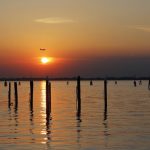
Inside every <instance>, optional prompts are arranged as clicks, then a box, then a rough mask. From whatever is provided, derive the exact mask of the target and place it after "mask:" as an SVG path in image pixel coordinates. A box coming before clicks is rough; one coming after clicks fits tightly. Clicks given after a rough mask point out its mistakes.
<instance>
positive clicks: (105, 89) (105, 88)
mask: <svg viewBox="0 0 150 150" xmlns="http://www.w3.org/2000/svg"><path fill="white" fill-rule="evenodd" d="M104 111H105V113H107V80H106V79H105V80H104Z"/></svg>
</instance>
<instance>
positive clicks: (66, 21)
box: [35, 17, 76, 24]
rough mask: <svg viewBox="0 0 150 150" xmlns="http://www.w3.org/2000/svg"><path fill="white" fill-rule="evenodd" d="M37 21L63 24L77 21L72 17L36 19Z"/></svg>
mask: <svg viewBox="0 0 150 150" xmlns="http://www.w3.org/2000/svg"><path fill="white" fill-rule="evenodd" d="M35 22H38V23H46V24H62V23H75V22H76V21H75V20H72V19H65V18H59V17H53V18H42V19H36V20H35Z"/></svg>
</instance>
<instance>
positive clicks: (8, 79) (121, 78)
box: [0, 76, 150, 81]
mask: <svg viewBox="0 0 150 150" xmlns="http://www.w3.org/2000/svg"><path fill="white" fill-rule="evenodd" d="M47 79H48V80H51V81H75V80H76V79H77V77H72V78H70V77H64V78H50V77H14V78H10V77H6V78H5V77H1V78H0V81H30V80H34V81H43V80H47ZM105 79H107V80H150V77H97V78H92V77H91V78H90V77H88V78H86V77H82V76H81V80H85V81H86V80H105Z"/></svg>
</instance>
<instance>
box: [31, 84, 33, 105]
mask: <svg viewBox="0 0 150 150" xmlns="http://www.w3.org/2000/svg"><path fill="white" fill-rule="evenodd" d="M30 107H31V108H33V81H30Z"/></svg>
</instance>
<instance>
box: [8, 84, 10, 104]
mask: <svg viewBox="0 0 150 150" xmlns="http://www.w3.org/2000/svg"><path fill="white" fill-rule="evenodd" d="M10 105H11V82H9V89H8V107H10Z"/></svg>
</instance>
